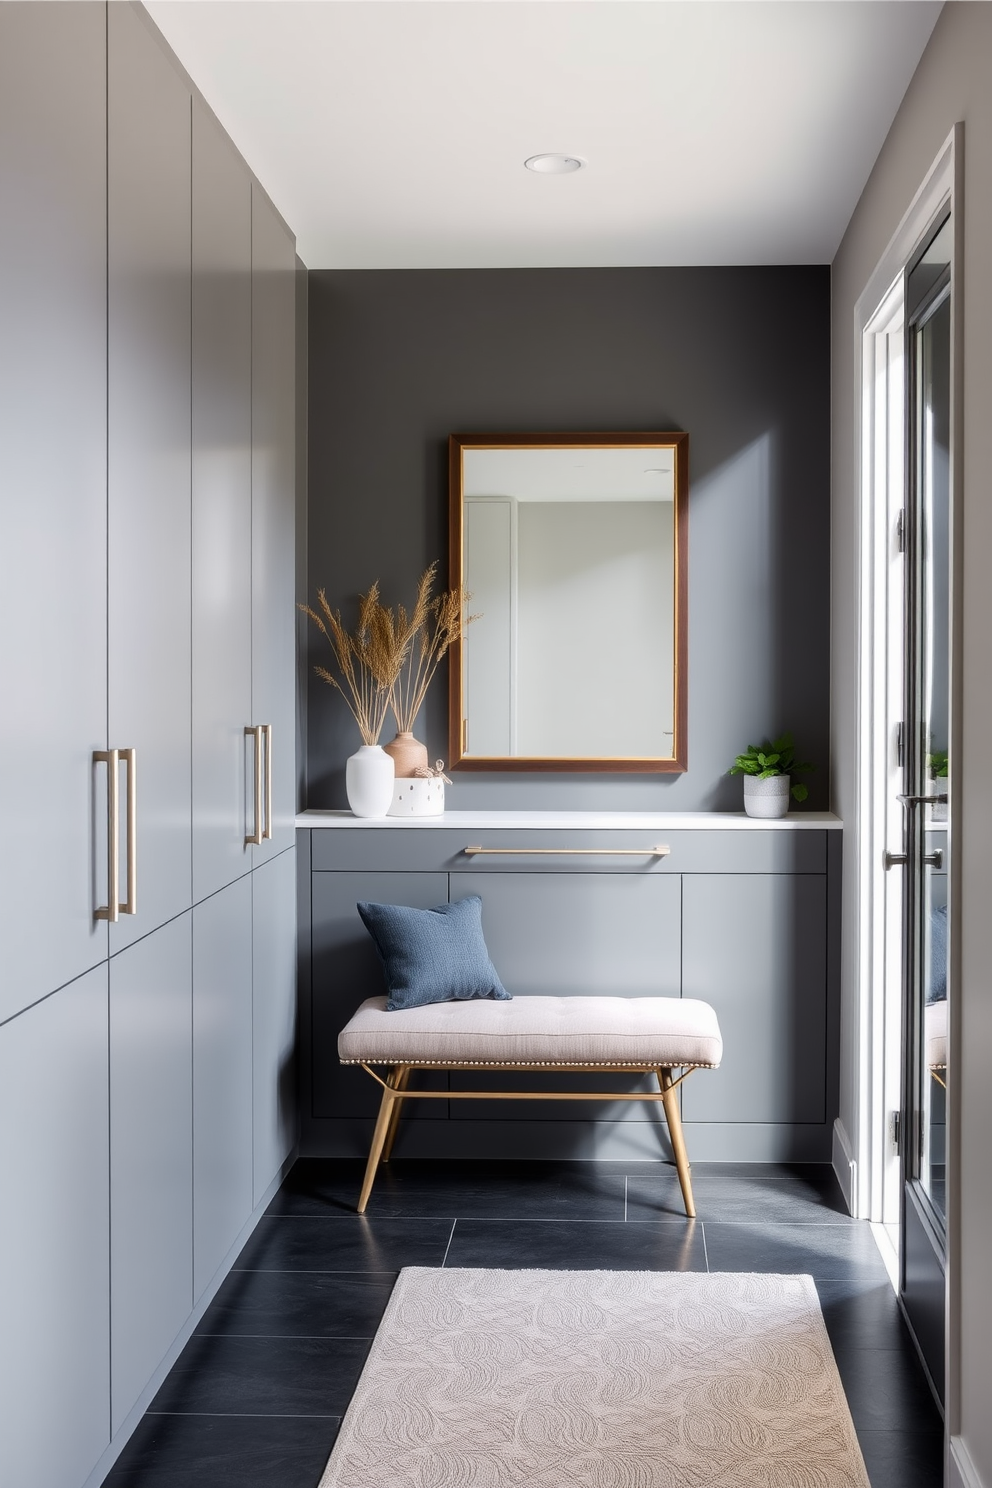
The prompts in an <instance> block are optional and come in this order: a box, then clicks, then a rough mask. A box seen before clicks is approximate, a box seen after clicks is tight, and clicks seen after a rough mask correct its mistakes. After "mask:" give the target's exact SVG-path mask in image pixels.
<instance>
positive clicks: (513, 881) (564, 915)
mask: <svg viewBox="0 0 992 1488" xmlns="http://www.w3.org/2000/svg"><path fill="white" fill-rule="evenodd" d="M598 866H599V867H602V863H601V862H599V864H598ZM469 894H478V895H479V896H480V898H481V899H482V904H483V925H484V930H485V936H486V944H487V945H488V947H489V952H490V955H491V956H492V958H493V962H494V964H495V965H496V967H497V968H498V970H499V974H500V977H501V978H502V980H503V983H504V985H505V986H506V988H507V990H508V991H510V992H512V993H513V995H514V996H526V995H527V994H542V995H544V996H551V997H578V996H596V995H599V996H603V995H604V994H606V995H612V996H620V997H678V995H679V977H680V972H679V905H680V896H681V879H680V877H679V875H677V874H673V875H670V876H662V875H661V874H651V873H642V874H632V873H603V872H595V871H592V870H590V871H589V872H587V873H572V874H563V873H538V874H535V873H527V872H518V873H485V872H483V873H472V874H465V873H452V874H451V897H452V899H464V898H466V897H467V896H468V895H469Z"/></svg>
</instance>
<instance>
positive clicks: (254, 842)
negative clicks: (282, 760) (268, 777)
mask: <svg viewBox="0 0 992 1488" xmlns="http://www.w3.org/2000/svg"><path fill="white" fill-rule="evenodd" d="M245 738H246V739H247V738H251V739H253V740H254V741H255V743H254V756H253V772H254V779H253V790H252V800H253V802H254V813H255V820H254V829H253V830H252V831H251V832H249V833H248V834H247V835H246V836H245V847H251V846H254V847H258V846H259V845H260V843H261V841H262V725H261V724H259V723H250V724H248V725H247V727H246V728H245Z"/></svg>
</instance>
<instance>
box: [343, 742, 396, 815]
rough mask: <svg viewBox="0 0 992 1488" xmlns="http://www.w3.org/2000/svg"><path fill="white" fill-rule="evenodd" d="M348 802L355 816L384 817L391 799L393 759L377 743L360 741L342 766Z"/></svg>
mask: <svg viewBox="0 0 992 1488" xmlns="http://www.w3.org/2000/svg"><path fill="white" fill-rule="evenodd" d="M345 788H346V790H347V792H348V805H349V806H350V807H351V809H352V811H353V813H354V814H355V816H385V815H386V814H387V813H388V811H389V808H390V806H391V805H392V800H393V762H392V760H391V759H390V758H389V755H388V754H387V753H386V752H385V750H384V749H383V748H382V746H381V745H379V744H363V745H362V747H361V748H360V749H357V750H356V751H355V753H354V754H353V755H351V756H350V757H349V759H348V764H347V766H346V768H345Z"/></svg>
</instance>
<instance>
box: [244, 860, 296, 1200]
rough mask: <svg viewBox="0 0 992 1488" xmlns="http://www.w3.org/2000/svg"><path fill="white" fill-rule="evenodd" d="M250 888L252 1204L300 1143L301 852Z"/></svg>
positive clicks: (262, 873) (257, 875) (268, 866)
mask: <svg viewBox="0 0 992 1488" xmlns="http://www.w3.org/2000/svg"><path fill="white" fill-rule="evenodd" d="M251 882H252V965H253V971H252V1047H253V1064H254V1070H253V1082H252V1085H253V1106H254V1125H253V1131H254V1138H253V1145H254V1167H255V1182H254V1202H255V1203H256V1204H257V1203H259V1201H260V1200H261V1198H262V1195H263V1194H264V1193H265V1190H266V1188H267V1187H268V1185H269V1184H270V1183H271V1181H272V1179H273V1178H274V1177H275V1176H276V1173H277V1172H278V1171H279V1168H280V1166H281V1164H282V1163H283V1161H284V1160H285V1159H286V1158H287V1157H288V1156H289V1154H290V1152H291V1151H292V1149H293V1146H294V1144H295V1142H296V1130H297V1126H296V851H295V849H290V851H289V852H285V853H281V854H280V856H279V857H278V858H273V859H272V861H271V862H269V863H265V864H263V866H262V867H261V868H256V870H255V872H254V873H253V874H252V876H251Z"/></svg>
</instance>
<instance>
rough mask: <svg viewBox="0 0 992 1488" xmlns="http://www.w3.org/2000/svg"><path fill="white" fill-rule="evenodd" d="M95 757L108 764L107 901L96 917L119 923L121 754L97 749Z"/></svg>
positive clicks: (98, 762)
mask: <svg viewBox="0 0 992 1488" xmlns="http://www.w3.org/2000/svg"><path fill="white" fill-rule="evenodd" d="M93 758H94V760H95V761H96V763H97V764H99V765H106V766H107V902H106V904H102V905H101V906H100V907H99V909H97V910H96V915H95V917H96V919H98V920H109V921H110V923H111V924H112V925H115V924H116V923H117V919H118V916H119V914H120V904H119V902H118V901H119V898H120V865H119V862H118V857H117V834H118V832H119V830H120V790H119V784H118V779H117V766H118V761H119V758H120V756H119V755H118V752H117V750H116V749H97V750H95V751H94V754H93Z"/></svg>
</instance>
